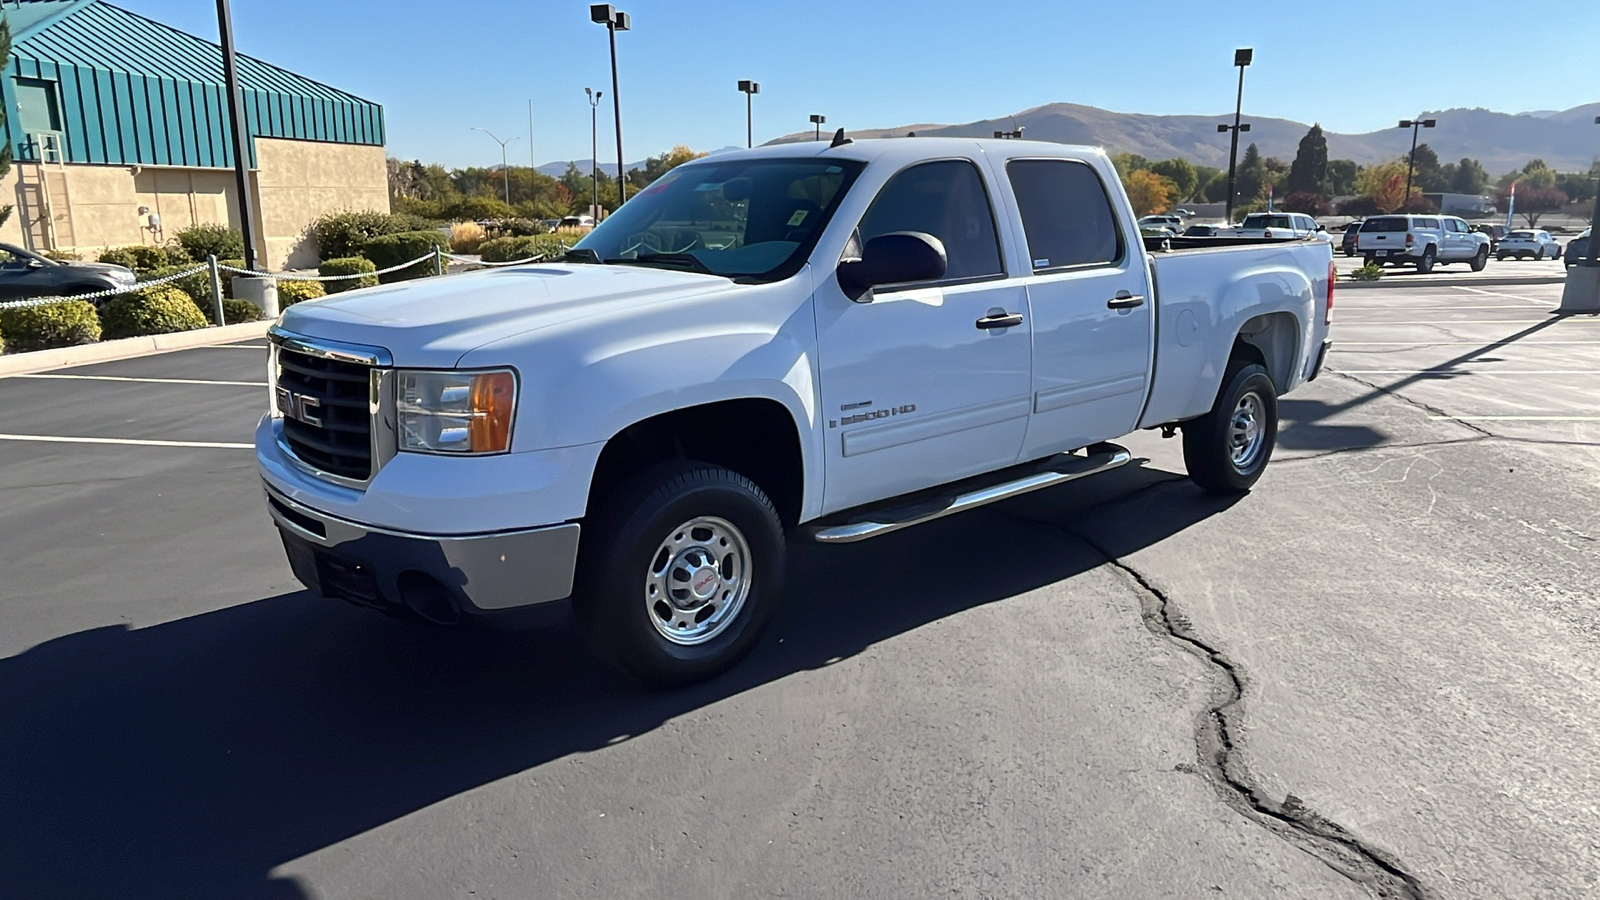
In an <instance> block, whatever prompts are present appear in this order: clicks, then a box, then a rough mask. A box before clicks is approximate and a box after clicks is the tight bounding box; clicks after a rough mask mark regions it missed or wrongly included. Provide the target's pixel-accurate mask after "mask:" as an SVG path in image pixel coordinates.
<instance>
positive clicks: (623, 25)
mask: <svg viewBox="0 0 1600 900" xmlns="http://www.w3.org/2000/svg"><path fill="white" fill-rule="evenodd" d="M589 21H591V22H597V23H600V24H602V25H604V26H606V33H607V34H608V35H609V36H610V38H611V108H612V110H613V111H614V113H615V114H616V117H617V204H618V205H619V206H620V205H621V204H622V203H624V202H626V201H627V199H628V173H627V172H626V171H624V169H623V166H624V163H623V161H622V98H621V96H620V95H619V94H618V93H617V32H619V31H627V30H628V29H629V28H632V27H633V18H632V17H631V16H629V15H628V14H627V13H625V12H622V11H621V10H619V9H617V8H616V7H615V6H612V5H611V4H609V3H596V4H594V5H592V6H590V7H589Z"/></svg>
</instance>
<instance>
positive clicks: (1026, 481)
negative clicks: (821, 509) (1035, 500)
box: [812, 444, 1133, 544]
mask: <svg viewBox="0 0 1600 900" xmlns="http://www.w3.org/2000/svg"><path fill="white" fill-rule="evenodd" d="M1132 458H1133V457H1132V455H1131V454H1130V453H1128V451H1127V450H1126V449H1124V448H1122V447H1119V446H1117V445H1116V444H1095V445H1094V446H1092V447H1089V448H1088V455H1086V456H1074V455H1072V454H1070V453H1063V454H1059V455H1057V456H1052V457H1050V458H1049V459H1047V460H1045V461H1043V462H1041V463H1039V464H1037V465H1035V466H1030V467H1028V469H1029V470H1030V471H1029V474H1027V475H1024V476H1022V477H1021V478H1015V479H1012V480H1010V481H1002V482H1000V483H998V484H992V485H989V486H987V487H980V488H976V489H974V490H970V491H968V492H966V493H960V494H945V495H942V496H941V495H938V494H935V495H933V496H928V497H924V498H923V499H920V500H910V501H902V502H901V503H899V504H896V505H894V506H885V507H881V508H879V509H873V510H867V511H865V512H863V513H860V514H859V515H857V516H856V517H855V518H854V519H852V520H851V521H849V522H847V523H845V524H843V525H830V526H825V527H822V528H819V529H817V530H816V531H814V532H813V533H812V538H813V539H814V540H816V541H818V542H820V543H824V544H850V543H854V542H856V541H864V540H866V539H867V538H875V537H878V536H879V535H884V534H889V533H890V532H893V531H899V530H901V529H902V528H910V527H911V526H913V525H921V524H922V523H923V522H932V521H933V520H934V519H942V518H944V517H945V516H951V515H955V514H956V513H959V512H966V511H967V510H969V509H974V508H976V507H979V506H987V505H989V504H990V503H995V502H997V501H1000V500H1006V499H1009V498H1011V497H1018V496H1021V495H1022V494H1028V493H1032V492H1033V491H1039V490H1043V489H1045V488H1047V487H1055V486H1056V485H1058V484H1065V483H1067V482H1069V481H1077V480H1078V479H1079V478H1084V477H1086V476H1089V475H1095V474H1098V473H1100V472H1105V471H1107V470H1110V469H1115V468H1117V467H1118V466H1122V465H1125V464H1126V463H1127V462H1128V461H1129V460H1130V459H1132Z"/></svg>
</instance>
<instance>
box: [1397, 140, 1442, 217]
mask: <svg viewBox="0 0 1600 900" xmlns="http://www.w3.org/2000/svg"><path fill="white" fill-rule="evenodd" d="M1437 124H1438V120H1437V119H1401V120H1400V127H1401V128H1409V129H1411V155H1410V156H1407V157H1406V195H1405V199H1404V200H1402V201H1400V203H1401V206H1400V209H1401V211H1402V212H1404V211H1405V208H1406V206H1407V205H1409V204H1410V203H1411V173H1412V171H1413V170H1414V169H1416V167H1417V129H1419V128H1432V127H1433V126H1434V125H1437Z"/></svg>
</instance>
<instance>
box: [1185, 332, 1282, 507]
mask: <svg viewBox="0 0 1600 900" xmlns="http://www.w3.org/2000/svg"><path fill="white" fill-rule="evenodd" d="M1277 443H1278V392H1277V389H1276V388H1274V387H1273V385H1272V379H1271V378H1269V377H1267V370H1266V369H1265V368H1263V367H1262V366H1261V365H1260V364H1259V363H1253V362H1247V361H1245V360H1234V361H1233V362H1232V363H1230V364H1229V365H1228V370H1227V372H1226V373H1225V374H1224V375H1223V377H1222V390H1221V392H1220V393H1218V394H1217V402H1216V404H1215V405H1214V406H1212V407H1211V411H1210V412H1208V413H1206V414H1205V415H1203V416H1201V417H1200V418H1198V419H1192V420H1190V421H1188V422H1185V423H1184V425H1183V462H1184V465H1185V466H1187V467H1188V469H1189V478H1190V480H1192V481H1193V482H1194V483H1195V484H1197V485H1199V486H1200V487H1201V488H1203V489H1205V490H1206V491H1209V492H1210V493H1213V494H1222V495H1232V494H1241V493H1243V492H1245V491H1248V490H1250V488H1251V486H1253V485H1254V484H1255V483H1256V481H1257V480H1258V479H1260V478H1261V473H1262V472H1263V471H1264V470H1265V469H1266V467H1267V460H1268V459H1269V458H1271V456H1272V450H1273V448H1274V447H1275V446H1277Z"/></svg>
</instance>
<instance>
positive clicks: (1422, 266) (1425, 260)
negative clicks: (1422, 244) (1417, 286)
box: [1417, 245, 1434, 275]
mask: <svg viewBox="0 0 1600 900" xmlns="http://www.w3.org/2000/svg"><path fill="white" fill-rule="evenodd" d="M1433 263H1434V251H1433V246H1432V245H1429V246H1428V247H1426V248H1424V249H1423V251H1422V258H1421V259H1419V260H1417V274H1419V275H1426V274H1428V273H1429V272H1432V271H1433Z"/></svg>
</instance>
